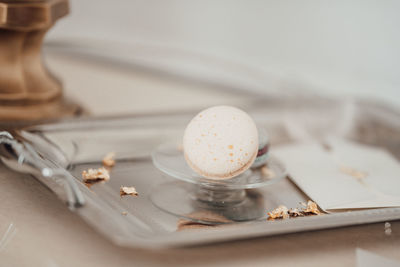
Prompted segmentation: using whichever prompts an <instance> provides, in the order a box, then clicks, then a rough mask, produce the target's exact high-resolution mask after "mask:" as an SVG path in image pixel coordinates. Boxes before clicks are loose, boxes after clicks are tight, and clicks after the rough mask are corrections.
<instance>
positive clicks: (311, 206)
mask: <svg viewBox="0 0 400 267" xmlns="http://www.w3.org/2000/svg"><path fill="white" fill-rule="evenodd" d="M300 204H302V205H303V206H304V207H303V208H302V209H301V210H300V209H298V208H291V209H288V208H287V207H286V206H284V205H280V206H279V207H277V208H276V209H274V210H272V211H270V212H268V213H267V214H268V216H269V217H268V220H275V219H288V218H293V217H303V216H310V215H320V214H321V211H320V210H319V209H318V206H317V204H316V203H315V202H313V201H311V200H309V201H308V202H307V204H304V203H300Z"/></svg>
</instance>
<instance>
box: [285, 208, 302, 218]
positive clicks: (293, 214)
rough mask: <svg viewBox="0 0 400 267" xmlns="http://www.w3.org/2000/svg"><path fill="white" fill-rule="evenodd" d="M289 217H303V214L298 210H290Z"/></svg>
mask: <svg viewBox="0 0 400 267" xmlns="http://www.w3.org/2000/svg"><path fill="white" fill-rule="evenodd" d="M288 213H289V216H290V217H300V216H304V213H303V212H302V211H300V210H299V209H298V208H294V209H290V210H289V211H288Z"/></svg>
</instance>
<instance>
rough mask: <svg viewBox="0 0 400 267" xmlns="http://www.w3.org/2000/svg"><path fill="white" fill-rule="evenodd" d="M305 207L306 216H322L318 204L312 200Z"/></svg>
mask: <svg viewBox="0 0 400 267" xmlns="http://www.w3.org/2000/svg"><path fill="white" fill-rule="evenodd" d="M304 206H305V208H304V209H303V212H304V213H306V214H315V215H319V214H321V211H320V210H319V209H318V206H317V204H316V203H315V202H313V201H311V200H309V201H308V202H307V205H304Z"/></svg>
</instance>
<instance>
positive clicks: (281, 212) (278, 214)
mask: <svg viewBox="0 0 400 267" xmlns="http://www.w3.org/2000/svg"><path fill="white" fill-rule="evenodd" d="M268 216H269V218H271V219H280V218H282V219H287V218H289V210H288V208H287V207H286V206H284V205H280V206H279V207H277V208H276V209H274V210H273V211H270V212H268Z"/></svg>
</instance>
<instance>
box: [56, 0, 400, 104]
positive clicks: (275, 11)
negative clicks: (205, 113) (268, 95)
mask: <svg viewBox="0 0 400 267" xmlns="http://www.w3.org/2000/svg"><path fill="white" fill-rule="evenodd" d="M48 39H49V40H54V39H56V40H65V39H69V40H74V39H96V40H108V41H110V40H118V42H126V43H144V44H146V43H151V44H156V45H160V46H169V47H176V48H179V49H180V48H182V49H185V50H188V51H195V52H199V53H203V54H208V55H212V56H216V57H220V58H226V59H232V60H235V61H238V62H242V63H243V64H248V65H251V66H255V67H257V68H260V69H262V70H264V71H265V72H266V73H269V74H271V75H274V76H276V77H279V78H280V79H283V80H288V81H291V82H293V81H294V85H295V86H296V83H297V84H298V85H299V87H302V88H304V87H310V88H313V89H314V90H318V91H319V92H324V93H327V94H333V95H341V96H354V95H356V96H362V97H375V98H379V99H383V100H385V101H388V102H391V103H392V104H395V105H397V106H400V1H390V0H380V1H379V0H375V1H371V0H370V1H316V0H315V1H314V0H303V1H295V0H293V1H288V0H280V1H261V0H237V1H234V0H231V1H228V0H202V1H187V0H159V1H156V0H115V1H104V0H71V14H70V15H69V17H68V18H65V19H63V20H61V21H60V22H58V24H57V25H56V27H54V29H53V30H52V31H51V32H50V34H49V36H48Z"/></svg>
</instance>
